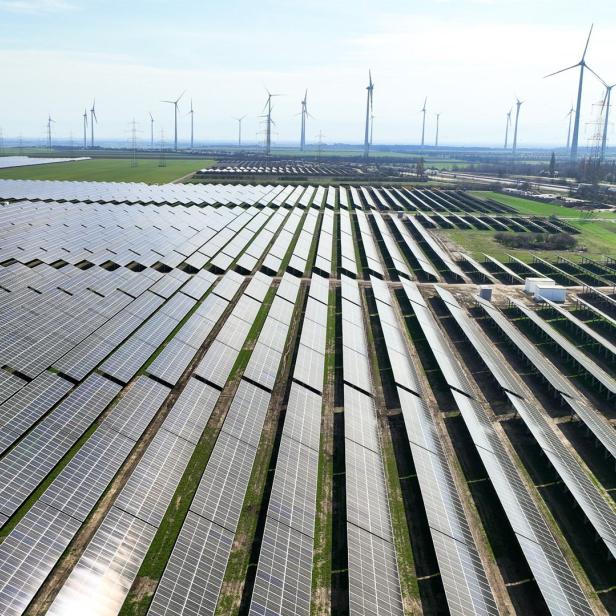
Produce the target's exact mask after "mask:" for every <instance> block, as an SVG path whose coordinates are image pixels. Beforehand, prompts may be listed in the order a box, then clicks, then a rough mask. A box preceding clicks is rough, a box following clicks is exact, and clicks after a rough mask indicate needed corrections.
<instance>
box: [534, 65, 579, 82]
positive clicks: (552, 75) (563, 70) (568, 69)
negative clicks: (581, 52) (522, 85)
mask: <svg viewBox="0 0 616 616" xmlns="http://www.w3.org/2000/svg"><path fill="white" fill-rule="evenodd" d="M580 64H581V62H578V63H577V64H572V65H571V66H568V67H567V68H561V69H560V70H559V71H556V72H555V73H550V74H549V75H544V76H543V78H544V79H547V78H548V77H554V75H558V74H559V73H564V72H565V71H570V70H571V69H572V68H576V67H578V66H579V65H580Z"/></svg>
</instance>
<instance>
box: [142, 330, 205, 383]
mask: <svg viewBox="0 0 616 616" xmlns="http://www.w3.org/2000/svg"><path fill="white" fill-rule="evenodd" d="M195 352H196V351H195V349H194V348H193V347H192V346H190V345H188V344H185V343H184V342H182V341H181V340H175V339H173V340H171V341H170V342H169V343H167V345H166V346H165V348H164V349H163V350H162V351H161V352H160V353H159V354H158V356H157V357H156V359H155V360H154V361H153V362H152V363H151V364H150V365H149V366H148V368H147V371H148V373H149V374H151V375H152V376H155V377H157V378H159V379H160V380H161V381H163V382H164V383H168V384H169V385H171V386H173V385H175V384H176V383H177V382H178V381H179V380H180V377H181V376H182V374H184V371H185V370H186V368H187V367H188V364H189V363H190V362H191V360H192V358H193V357H194V356H195Z"/></svg>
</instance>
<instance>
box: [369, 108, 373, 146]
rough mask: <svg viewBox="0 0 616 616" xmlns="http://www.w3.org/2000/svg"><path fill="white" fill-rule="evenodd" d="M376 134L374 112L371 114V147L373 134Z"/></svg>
mask: <svg viewBox="0 0 616 616" xmlns="http://www.w3.org/2000/svg"><path fill="white" fill-rule="evenodd" d="M373 134H374V114H373V113H371V114H370V147H372V135H373Z"/></svg>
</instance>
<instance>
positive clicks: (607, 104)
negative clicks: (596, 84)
mask: <svg viewBox="0 0 616 616" xmlns="http://www.w3.org/2000/svg"><path fill="white" fill-rule="evenodd" d="M603 85H604V86H605V98H604V99H603V108H604V109H605V123H604V124H603V138H602V139H601V158H600V159H599V160H601V161H603V160H604V159H605V147H606V145H607V128H608V122H609V118H610V99H611V97H612V88H613V87H614V86H616V83H614V84H612V85H611V86H608V85H607V84H606V83H604V84H603Z"/></svg>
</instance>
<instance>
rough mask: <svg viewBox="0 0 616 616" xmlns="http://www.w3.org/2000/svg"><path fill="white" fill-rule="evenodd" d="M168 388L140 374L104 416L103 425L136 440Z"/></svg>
mask: <svg viewBox="0 0 616 616" xmlns="http://www.w3.org/2000/svg"><path fill="white" fill-rule="evenodd" d="M169 392H170V389H169V388H168V387H165V385H161V384H160V383H157V382H156V381H154V380H152V379H150V378H148V377H147V376H140V377H139V378H138V379H137V380H136V381H135V382H134V383H133V384H132V386H131V388H130V389H128V390H127V392H126V394H125V395H124V396H123V397H122V398H121V399H120V400H119V401H118V403H117V404H116V405H115V406H114V407H113V409H112V410H111V412H110V413H109V415H108V416H107V417H106V418H105V425H106V426H107V427H108V428H111V429H112V430H115V431H116V432H120V433H121V434H124V435H125V436H128V437H129V438H131V439H133V440H134V441H136V440H138V439H139V437H140V436H141V434H142V433H143V431H144V430H145V429H146V427H147V426H148V424H149V423H150V422H151V421H152V419H153V418H154V415H155V414H156V412H157V411H158V409H160V407H161V406H162V404H163V402H164V401H165V398H166V397H167V396H168V395H169Z"/></svg>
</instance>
